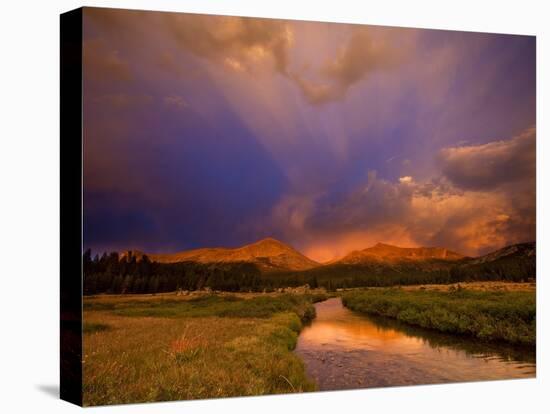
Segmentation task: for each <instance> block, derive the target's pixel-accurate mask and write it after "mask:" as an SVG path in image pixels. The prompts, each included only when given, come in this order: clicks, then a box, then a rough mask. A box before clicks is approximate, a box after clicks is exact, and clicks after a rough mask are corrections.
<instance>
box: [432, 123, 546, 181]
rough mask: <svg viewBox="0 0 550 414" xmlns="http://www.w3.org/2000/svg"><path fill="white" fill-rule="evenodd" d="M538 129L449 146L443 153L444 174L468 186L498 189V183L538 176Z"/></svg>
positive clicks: (441, 153) (440, 157) (442, 167)
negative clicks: (496, 138) (476, 143)
mask: <svg viewBox="0 0 550 414" xmlns="http://www.w3.org/2000/svg"><path fill="white" fill-rule="evenodd" d="M535 138H536V130H535V128H534V127H532V128H529V129H528V130H526V131H525V132H523V133H521V134H520V135H518V136H516V137H514V138H511V139H508V140H503V141H494V142H490V143H488V144H483V145H471V146H463V147H455V148H446V149H444V150H442V151H441V152H440V153H439V161H440V163H441V169H442V172H443V174H444V175H445V176H446V177H447V178H448V179H449V180H450V181H451V182H452V183H453V184H454V185H455V186H457V187H459V188H463V189H466V190H487V189H495V188H496V187H498V186H501V185H504V184H508V183H512V182H518V181H523V180H529V179H531V180H532V179H534V177H535V166H536V162H535V157H536V147H535V145H536V139H535Z"/></svg>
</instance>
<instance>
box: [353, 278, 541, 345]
mask: <svg viewBox="0 0 550 414" xmlns="http://www.w3.org/2000/svg"><path fill="white" fill-rule="evenodd" d="M343 303H344V305H345V306H346V307H348V308H350V309H351V310H354V311H358V312H363V313H368V314H373V315H380V316H386V317H390V318H395V319H398V320H399V321H402V322H405V323H408V324H411V325H415V326H420V327H423V328H429V329H435V330H438V331H441V332H446V333H453V334H461V335H468V336H473V337H475V338H478V339H480V340H484V341H504V342H508V343H512V344H522V345H528V346H532V347H534V346H535V342H536V341H535V338H536V310H535V309H536V298H535V292H534V291H498V290H497V291H491V290H487V291H482V290H469V289H463V288H458V289H457V288H455V289H450V290H447V291H438V290H404V289H399V288H393V289H366V290H361V291H353V292H349V293H346V294H344V296H343Z"/></svg>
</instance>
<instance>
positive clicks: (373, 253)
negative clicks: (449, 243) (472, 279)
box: [331, 243, 464, 265]
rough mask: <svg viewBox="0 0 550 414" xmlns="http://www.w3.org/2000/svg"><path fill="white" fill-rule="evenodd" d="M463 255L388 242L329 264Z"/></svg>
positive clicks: (406, 260)
mask: <svg viewBox="0 0 550 414" xmlns="http://www.w3.org/2000/svg"><path fill="white" fill-rule="evenodd" d="M463 258H464V256H463V255H461V254H459V253H456V252H453V251H452V250H449V249H446V248H443V247H397V246H392V245H390V244H384V243H377V244H376V245H374V246H372V247H369V248H366V249H363V250H356V251H353V252H351V253H349V254H348V255H346V256H344V257H343V258H341V259H340V260H337V261H334V262H332V263H331V264H346V265H365V264H372V263H381V264H383V263H386V264H399V263H411V264H412V263H414V262H424V261H434V260H435V261H448V262H451V261H457V260H461V259H463Z"/></svg>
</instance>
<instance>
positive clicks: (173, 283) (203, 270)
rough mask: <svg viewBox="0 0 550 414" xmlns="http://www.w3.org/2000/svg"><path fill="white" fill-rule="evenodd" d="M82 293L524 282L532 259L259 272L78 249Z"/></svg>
mask: <svg viewBox="0 0 550 414" xmlns="http://www.w3.org/2000/svg"><path fill="white" fill-rule="evenodd" d="M83 270H84V287H83V290H84V294H85V295H94V294H99V293H112V294H124V293H163V292H174V291H178V290H189V291H193V290H202V289H205V288H210V289H211V290H217V291H228V292H239V291H241V292H261V291H267V292H270V291H273V290H275V289H279V288H285V287H296V286H303V285H306V284H307V285H309V287H311V288H317V287H324V288H325V289H327V290H328V291H333V290H336V289H341V288H354V287H386V286H395V285H416V284H440V283H441V284H446V283H456V282H469V281H488V280H504V281H510V282H525V281H528V280H531V279H533V278H534V277H535V273H536V272H535V260H534V258H530V257H510V258H502V259H499V260H496V261H493V262H488V263H475V264H470V263H468V262H461V263H459V264H455V265H452V266H447V267H441V268H439V269H437V270H433V269H431V270H425V269H423V268H422V267H419V266H407V265H401V266H398V265H392V266H383V265H382V266H380V265H377V266H373V265H371V266H356V265H332V266H331V265H327V266H320V267H318V268H314V269H310V270H307V271H292V272H291V271H284V272H282V271H281V272H272V273H262V272H261V271H260V269H259V268H258V267H257V266H256V265H254V264H252V263H246V262H237V263H210V264H204V263H196V262H180V263H158V262H152V261H151V260H150V259H149V258H148V257H147V256H143V258H141V259H140V260H137V258H136V257H135V256H132V255H122V256H121V255H119V253H117V252H112V253H103V254H102V255H101V256H99V255H95V257H93V258H92V253H91V251H90V250H89V249H88V250H86V251H85V252H84V255H83Z"/></svg>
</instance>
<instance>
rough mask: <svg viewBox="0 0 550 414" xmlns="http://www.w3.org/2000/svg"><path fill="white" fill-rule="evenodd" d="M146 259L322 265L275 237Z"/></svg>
mask: <svg viewBox="0 0 550 414" xmlns="http://www.w3.org/2000/svg"><path fill="white" fill-rule="evenodd" d="M128 255H133V256H136V258H137V259H138V260H140V259H141V258H142V257H143V255H144V253H143V252H139V251H135V250H132V251H129V252H127V253H124V254H122V257H124V256H128ZM147 257H148V258H149V259H150V260H151V261H154V262H159V263H178V262H196V263H252V264H255V265H256V266H258V268H259V269H260V270H262V271H300V270H308V269H311V268H314V267H317V266H319V263H317V262H315V261H313V260H311V259H309V258H307V257H306V256H304V255H303V254H301V253H300V252H298V251H296V250H295V249H293V248H292V247H290V246H288V245H286V244H284V243H282V242H280V241H278V240H275V239H272V238H266V239H263V240H260V241H257V242H255V243H252V244H248V245H245V246H242V247H237V248H224V247H215V248H202V249H194V250H185V251H182V252H178V253H172V254H147Z"/></svg>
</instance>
